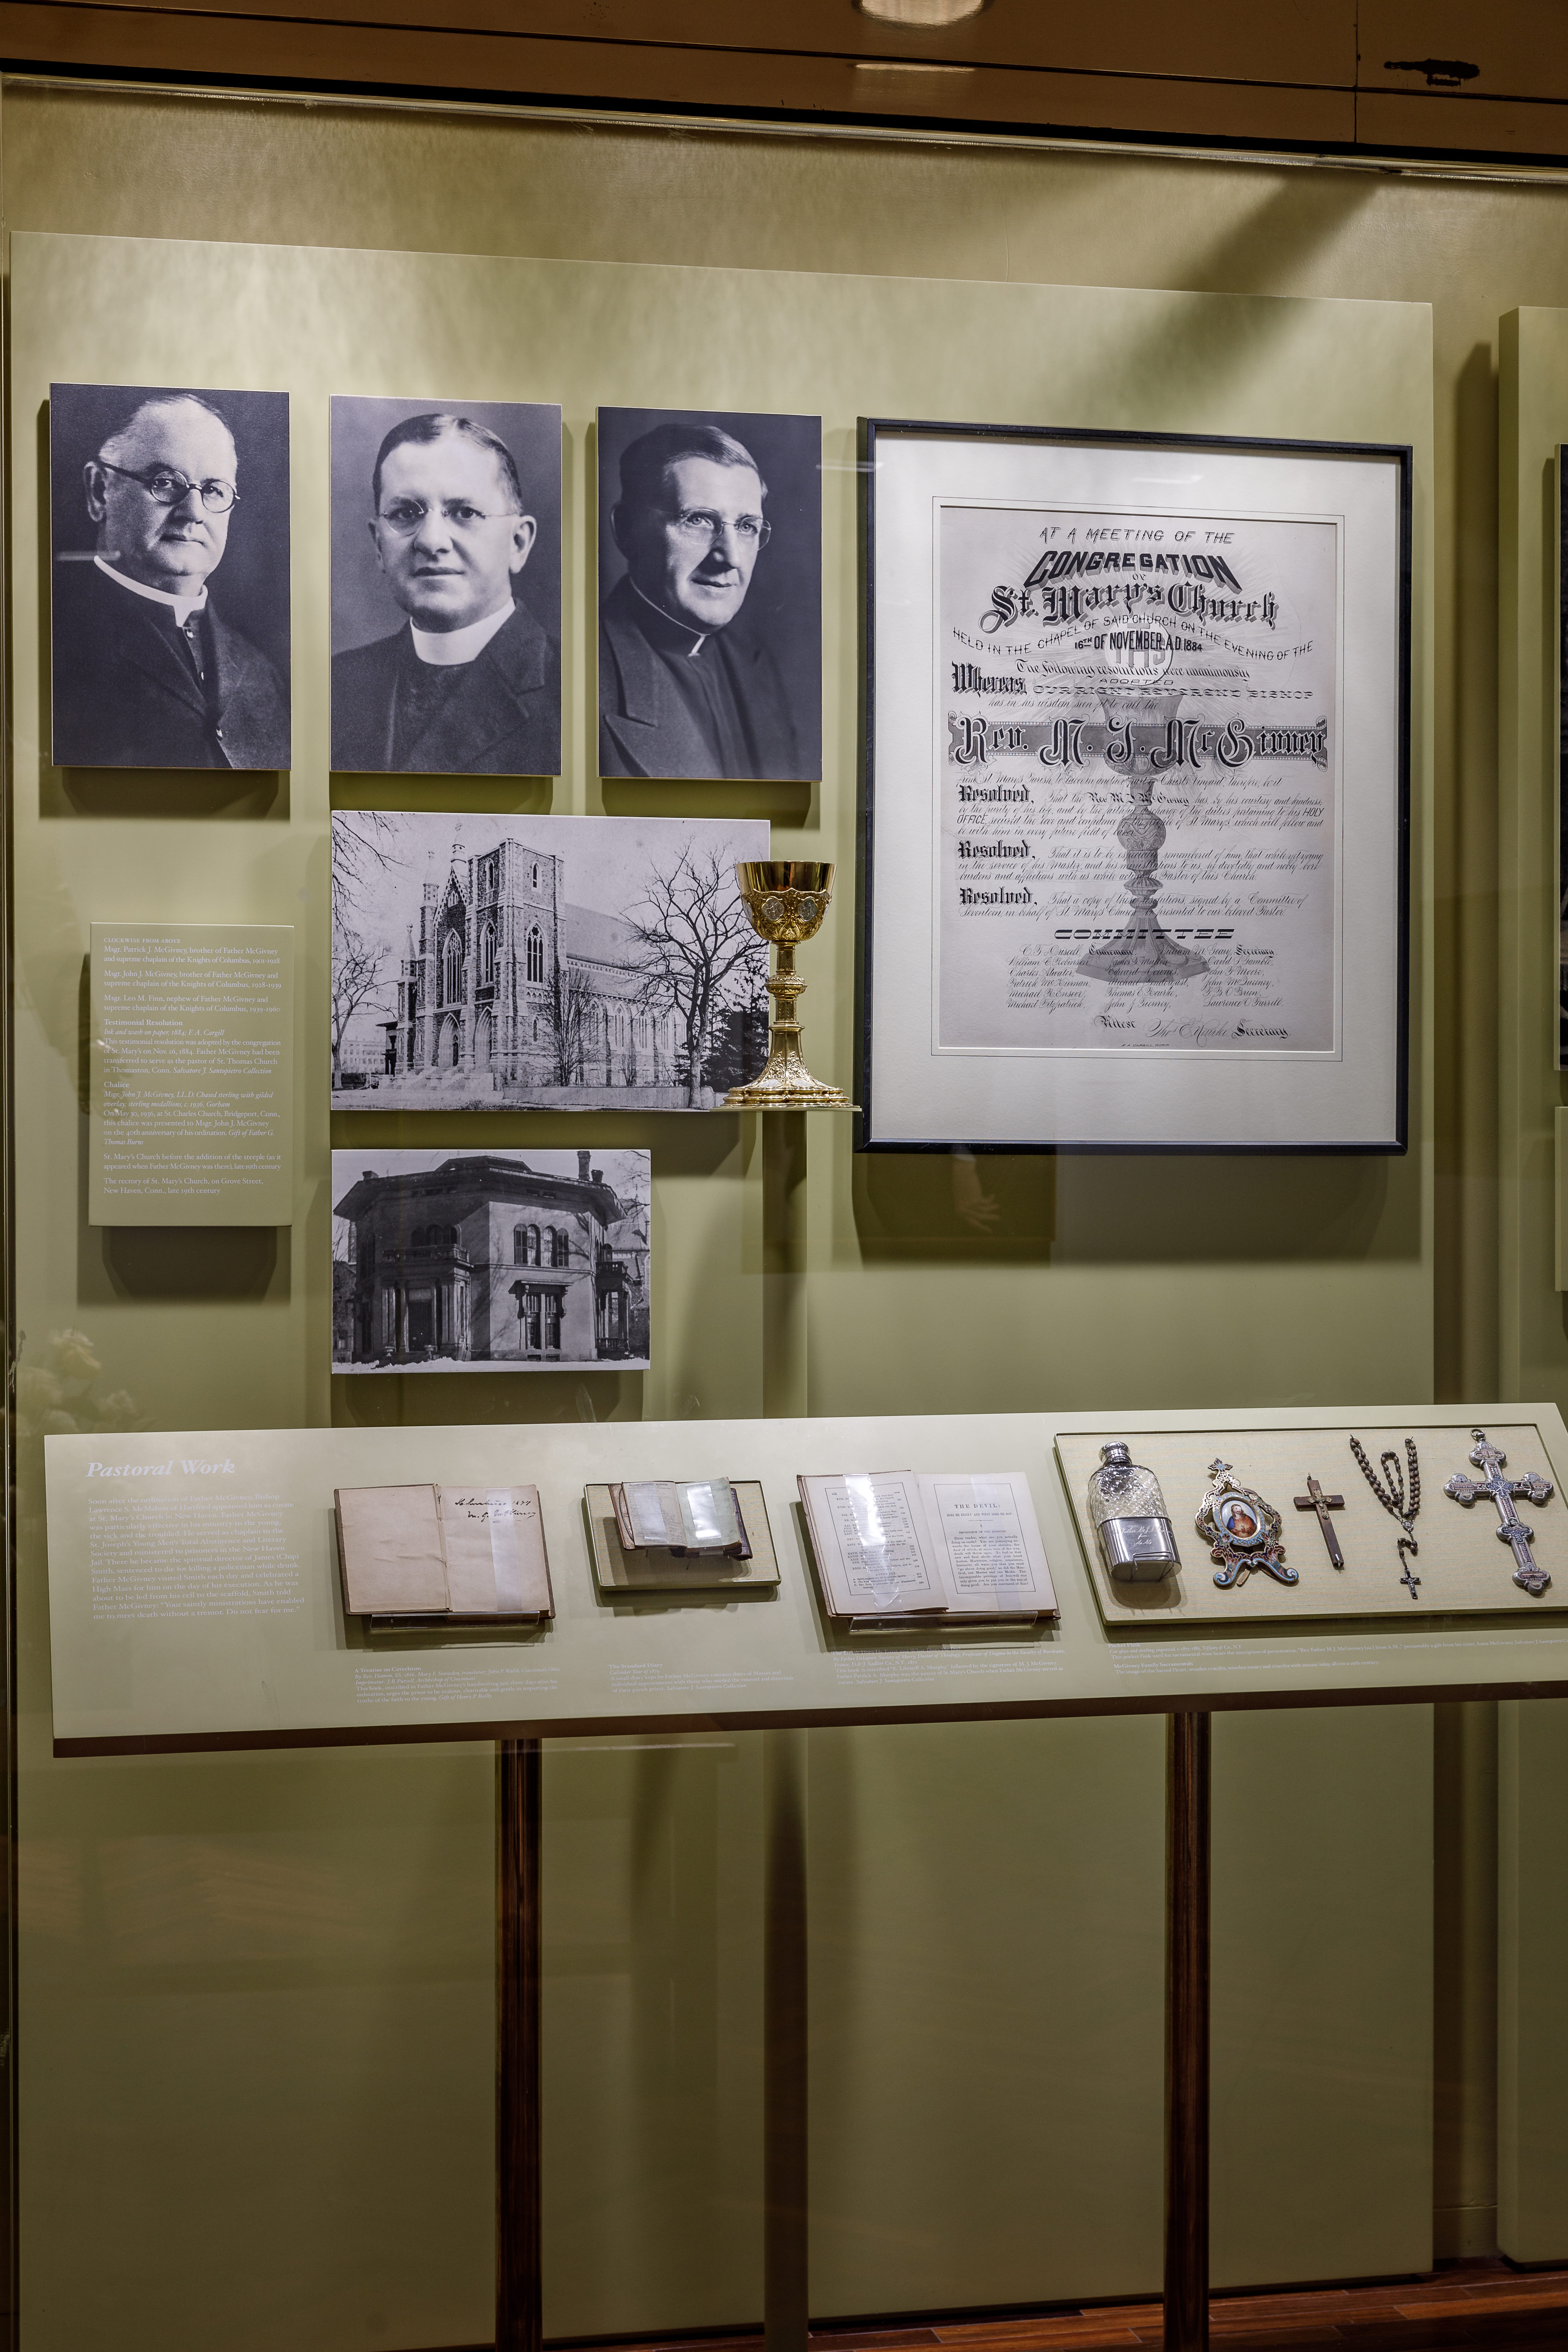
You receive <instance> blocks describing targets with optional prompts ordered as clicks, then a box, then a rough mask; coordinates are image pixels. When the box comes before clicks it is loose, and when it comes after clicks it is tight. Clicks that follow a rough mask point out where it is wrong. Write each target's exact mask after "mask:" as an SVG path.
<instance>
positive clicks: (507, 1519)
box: [334, 1486, 555, 1624]
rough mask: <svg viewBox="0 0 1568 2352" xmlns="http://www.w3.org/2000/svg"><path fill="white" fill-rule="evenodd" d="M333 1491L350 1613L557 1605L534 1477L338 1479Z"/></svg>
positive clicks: (547, 1610) (530, 1609)
mask: <svg viewBox="0 0 1568 2352" xmlns="http://www.w3.org/2000/svg"><path fill="white" fill-rule="evenodd" d="M334 1500H335V1502H336V1505H337V1520H338V1559H339V1561H340V1563H341V1565H342V1580H343V1608H344V1610H345V1612H347V1614H348V1615H349V1616H351V1617H383V1618H397V1619H401V1620H403V1621H405V1622H426V1623H469V1624H472V1623H482V1622H486V1621H487V1620H489V1621H495V1620H500V1619H510V1620H513V1621H521V1622H529V1621H532V1620H537V1619H540V1618H546V1617H552V1616H553V1615H554V1613H555V1603H554V1600H553V1597H552V1593H551V1590H550V1563H549V1561H548V1559H546V1557H545V1551H544V1521H543V1518H542V1516H541V1513H540V1508H539V1489H538V1487H537V1486H340V1487H339V1488H338V1489H337V1491H336V1495H335V1497H334Z"/></svg>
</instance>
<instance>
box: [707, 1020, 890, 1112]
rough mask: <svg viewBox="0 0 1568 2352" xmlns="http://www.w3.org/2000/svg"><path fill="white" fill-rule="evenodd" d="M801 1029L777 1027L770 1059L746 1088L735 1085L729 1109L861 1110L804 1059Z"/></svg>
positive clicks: (727, 1103) (729, 1096)
mask: <svg viewBox="0 0 1568 2352" xmlns="http://www.w3.org/2000/svg"><path fill="white" fill-rule="evenodd" d="M798 1034H799V1033H798V1031H790V1030H784V1029H782V1028H775V1029H774V1031H773V1043H772V1045H771V1046H770V1048H769V1051H768V1058H767V1060H766V1062H765V1063H764V1064H763V1067H762V1068H761V1069H760V1070H759V1071H758V1073H757V1075H756V1076H755V1077H754V1078H752V1080H751V1081H750V1082H749V1084H747V1085H746V1086H743V1087H731V1089H730V1091H729V1093H728V1094H727V1095H726V1096H725V1097H724V1108H725V1109H726V1110H858V1108H859V1105H858V1103H852V1102H851V1101H850V1099H849V1097H848V1096H847V1094H846V1093H845V1091H844V1089H843V1087H826V1086H824V1085H823V1083H822V1080H821V1079H820V1078H814V1077H813V1076H812V1075H811V1072H810V1071H809V1070H808V1069H807V1068H806V1066H805V1063H804V1062H803V1061H802V1060H801V1058H800V1047H799V1045H798V1044H797V1043H796V1038H797V1036H798Z"/></svg>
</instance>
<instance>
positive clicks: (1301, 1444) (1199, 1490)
mask: <svg viewBox="0 0 1568 2352" xmlns="http://www.w3.org/2000/svg"><path fill="white" fill-rule="evenodd" d="M1502 1410H1503V1411H1504V1412H1507V1413H1509V1414H1510V1416H1511V1418H1510V1419H1509V1420H1508V1421H1498V1422H1496V1423H1492V1422H1489V1421H1481V1422H1480V1423H1479V1427H1481V1428H1483V1429H1484V1430H1485V1431H1486V1433H1487V1435H1488V1437H1489V1439H1490V1441H1491V1443H1492V1444H1494V1445H1497V1446H1500V1448H1501V1450H1502V1452H1503V1453H1504V1454H1506V1455H1507V1457H1508V1460H1507V1465H1506V1468H1505V1470H1504V1473H1503V1475H1504V1476H1505V1477H1509V1478H1520V1477H1522V1476H1523V1475H1524V1474H1525V1473H1526V1472H1527V1471H1530V1470H1538V1471H1539V1472H1540V1473H1541V1475H1542V1476H1543V1477H1546V1478H1550V1479H1551V1480H1552V1486H1553V1488H1554V1490H1555V1491H1554V1492H1553V1493H1552V1497H1551V1499H1550V1501H1548V1502H1546V1503H1540V1504H1538V1503H1531V1502H1528V1501H1521V1502H1519V1503H1517V1504H1516V1505H1515V1508H1516V1510H1517V1511H1518V1513H1519V1516H1520V1517H1521V1519H1522V1520H1523V1522H1524V1524H1525V1526H1526V1527H1527V1528H1530V1529H1531V1534H1532V1535H1533V1537H1534V1541H1533V1543H1532V1544H1531V1559H1534V1560H1535V1562H1536V1563H1537V1565H1538V1566H1539V1567H1541V1568H1543V1569H1544V1570H1546V1571H1547V1573H1548V1575H1549V1576H1550V1577H1551V1578H1552V1583H1551V1585H1550V1586H1549V1587H1548V1589H1547V1590H1546V1591H1544V1592H1543V1593H1542V1594H1541V1595H1540V1597H1539V1598H1538V1599H1537V1598H1532V1596H1531V1594H1530V1593H1528V1592H1526V1591H1522V1590H1521V1587H1520V1586H1519V1585H1517V1584H1516V1583H1515V1582H1514V1580H1513V1571H1514V1564H1515V1563H1514V1557H1513V1553H1512V1552H1511V1550H1510V1549H1509V1547H1508V1546H1507V1545H1506V1544H1503V1543H1500V1542H1499V1541H1498V1536H1497V1530H1498V1514H1497V1508H1496V1506H1495V1505H1494V1504H1493V1503H1491V1502H1490V1501H1489V1500H1488V1499H1487V1497H1486V1496H1481V1497H1480V1498H1479V1500H1477V1501H1476V1502H1473V1503H1468V1504H1465V1503H1458V1502H1456V1501H1455V1500H1454V1499H1453V1497H1452V1496H1449V1495H1446V1494H1445V1493H1444V1492H1443V1483H1444V1481H1445V1479H1447V1478H1451V1477H1452V1476H1453V1475H1454V1474H1455V1473H1456V1471H1457V1472H1458V1473H1460V1474H1461V1475H1463V1476H1465V1477H1467V1478H1479V1476H1480V1475H1481V1473H1480V1471H1479V1470H1478V1469H1477V1468H1476V1466H1475V1465H1474V1464H1473V1463H1472V1462H1471V1460H1470V1458H1469V1454H1470V1446H1471V1444H1472V1442H1473V1441H1472V1439H1471V1436H1470V1433H1469V1431H1468V1428H1467V1429H1461V1430H1455V1428H1454V1427H1453V1425H1452V1423H1450V1422H1448V1421H1447V1419H1444V1420H1441V1421H1434V1420H1432V1419H1431V1418H1430V1414H1431V1408H1430V1407H1429V1406H1428V1407H1427V1408H1426V1415H1425V1416H1424V1417H1423V1418H1420V1419H1414V1418H1413V1419H1411V1420H1409V1421H1405V1422H1401V1423H1399V1424H1398V1425H1397V1426H1395V1425H1394V1423H1390V1422H1386V1421H1384V1420H1379V1421H1376V1422H1370V1421H1368V1422H1353V1423H1350V1424H1348V1426H1346V1427H1342V1428H1339V1429H1323V1430H1322V1431H1321V1433H1303V1432H1302V1431H1300V1429H1297V1428H1293V1427H1291V1428H1273V1427H1269V1426H1268V1425H1263V1426H1260V1427H1258V1428H1255V1429H1246V1430H1243V1429H1237V1428H1236V1427H1234V1426H1233V1427H1230V1428H1227V1429H1222V1428H1218V1427H1215V1428H1209V1429H1203V1430H1190V1431H1184V1432H1182V1433H1180V1434H1177V1433H1174V1432H1173V1431H1170V1430H1152V1429H1146V1428H1144V1427H1143V1426H1142V1424H1141V1423H1136V1422H1135V1423H1131V1426H1124V1425H1123V1424H1122V1423H1120V1422H1118V1423H1116V1425H1115V1427H1114V1428H1112V1427H1111V1426H1110V1424H1109V1423H1108V1424H1107V1425H1106V1427H1105V1428H1104V1429H1102V1430H1101V1431H1100V1433H1099V1434H1098V1435H1096V1436H1089V1435H1077V1434H1074V1435H1067V1434H1065V1433H1064V1434H1062V1435H1060V1436H1058V1439H1057V1446H1056V1452H1057V1461H1058V1465H1059V1466H1060V1469H1061V1475H1062V1481H1063V1484H1064V1485H1065V1486H1066V1488H1067V1492H1068V1500H1069V1502H1070V1504H1071V1507H1072V1514H1073V1519H1074V1522H1075V1524H1076V1526H1077V1529H1078V1535H1079V1543H1080V1544H1081V1545H1082V1547H1083V1554H1084V1558H1085V1559H1087V1561H1088V1562H1089V1569H1090V1571H1091V1580H1092V1582H1093V1586H1094V1597H1095V1599H1096V1601H1098V1602H1099V1603H1100V1611H1101V1613H1102V1614H1103V1615H1104V1617H1105V1618H1106V1619H1107V1620H1108V1622H1110V1623H1113V1624H1133V1623H1152V1622H1156V1621H1159V1622H1163V1623H1177V1624H1184V1625H1191V1624H1194V1623H1202V1624H1215V1625H1222V1624H1224V1623H1226V1622H1227V1621H1229V1622H1237V1621H1246V1620H1251V1621H1253V1622H1265V1623H1268V1624H1269V1625H1276V1626H1277V1625H1279V1624H1281V1623H1283V1622H1292V1621H1296V1622H1299V1621H1300V1619H1302V1618H1303V1617H1315V1618H1323V1617H1414V1616H1415V1614H1416V1613H1417V1612H1436V1611H1443V1612H1448V1611H1453V1610H1459V1611H1463V1612H1465V1613H1466V1614H1468V1615H1473V1614H1474V1613H1475V1612H1477V1611H1481V1612H1485V1613H1487V1614H1488V1615H1495V1614H1497V1613H1499V1612H1506V1613H1507V1614H1508V1615H1509V1616H1510V1617H1511V1616H1519V1615H1531V1614H1533V1615H1535V1616H1540V1615H1542V1613H1543V1612H1546V1611H1549V1610H1552V1609H1559V1610H1568V1504H1565V1503H1564V1501H1563V1494H1562V1490H1561V1486H1560V1485H1559V1482H1558V1477H1557V1473H1556V1471H1555V1470H1554V1469H1553V1467H1552V1458H1551V1455H1550V1454H1549V1452H1548V1441H1549V1432H1548V1430H1547V1429H1544V1428H1542V1427H1540V1426H1538V1425H1537V1423H1534V1422H1532V1421H1521V1420H1520V1418H1519V1411H1520V1408H1519V1407H1518V1405H1507V1406H1504V1407H1503V1408H1502ZM1352 1434H1353V1435H1354V1436H1355V1438H1356V1439H1357V1441H1358V1442H1359V1444H1360V1445H1361V1449H1362V1451H1363V1454H1365V1455H1366V1457H1367V1460H1368V1461H1369V1462H1370V1463H1371V1464H1372V1466H1373V1470H1374V1471H1376V1472H1377V1475H1379V1477H1380V1478H1383V1479H1384V1483H1385V1484H1386V1473H1385V1472H1384V1469H1383V1468H1382V1465H1381V1461H1380V1456H1381V1455H1382V1454H1384V1451H1385V1450H1386V1451H1389V1452H1392V1453H1393V1454H1395V1455H1396V1456H1397V1457H1398V1464H1399V1470H1400V1475H1401V1476H1402V1477H1403V1478H1404V1479H1405V1483H1406V1485H1408V1483H1409V1466H1408V1464H1407V1461H1406V1457H1405V1439H1406V1438H1407V1437H1413V1438H1414V1439H1415V1454H1416V1461H1417V1463H1418V1464H1419V1465H1420V1472H1421V1509H1420V1512H1419V1514H1418V1515H1417V1517H1416V1519H1415V1528H1414V1530H1413V1532H1414V1534H1415V1540H1416V1543H1417V1544H1418V1545H1419V1547H1420V1549H1419V1551H1418V1552H1417V1554H1416V1556H1415V1559H1414V1560H1413V1561H1412V1562H1411V1567H1412V1569H1413V1570H1414V1572H1415V1575H1416V1576H1417V1577H1418V1578H1419V1579H1420V1583H1419V1586H1418V1589H1417V1591H1416V1593H1415V1599H1414V1601H1413V1600H1412V1598H1411V1595H1410V1593H1409V1591H1407V1590H1406V1588H1405V1586H1404V1585H1402V1584H1401V1582H1400V1574H1401V1570H1403V1568H1404V1566H1405V1563H1404V1561H1403V1560H1402V1559H1400V1557H1399V1554H1398V1550H1397V1545H1398V1542H1399V1538H1400V1536H1401V1535H1402V1534H1403V1533H1404V1529H1403V1528H1401V1527H1400V1526H1399V1525H1398V1524H1397V1523H1396V1522H1395V1520H1394V1518H1392V1517H1390V1515H1389V1513H1388V1512H1387V1511H1385V1510H1384V1507H1383V1506H1382V1504H1381V1503H1379V1501H1378V1499H1377V1497H1376V1496H1375V1495H1374V1494H1373V1491H1372V1489H1371V1487H1370V1486H1368V1485H1367V1483H1366V1479H1365V1476H1364V1475H1363V1472H1362V1470H1361V1468H1360V1465H1358V1463H1357V1462H1356V1459H1355V1456H1354V1455H1353V1454H1352V1452H1351V1450H1350V1439H1351V1436H1352ZM1118 1437H1124V1438H1125V1439H1126V1440H1127V1442H1128V1444H1130V1445H1131V1449H1132V1458H1133V1460H1134V1461H1135V1462H1139V1463H1142V1465H1144V1467H1145V1468H1147V1469H1150V1470H1152V1472H1153V1473H1154V1475H1155V1477H1156V1478H1158V1480H1159V1481H1160V1486H1161V1491H1162V1492H1163V1495H1164V1497H1165V1507H1166V1509H1167V1510H1168V1511H1169V1513H1170V1515H1171V1525H1172V1528H1173V1529H1174V1532H1175V1538H1176V1549H1177V1550H1178V1551H1179V1552H1180V1554H1181V1557H1182V1565H1181V1567H1180V1569H1179V1570H1176V1571H1175V1572H1174V1573H1173V1574H1172V1575H1170V1576H1167V1577H1163V1578H1161V1579H1160V1580H1158V1581H1153V1580H1151V1581H1150V1582H1149V1583H1146V1584H1123V1583H1119V1582H1118V1581H1116V1580H1114V1579H1113V1578H1112V1577H1111V1575H1110V1571H1109V1570H1108V1569H1107V1568H1106V1565H1105V1562H1104V1560H1103V1559H1102V1558H1101V1556H1100V1546H1099V1544H1098V1542H1097V1541H1096V1539H1095V1534H1094V1527H1093V1523H1092V1521H1091V1520H1090V1518H1089V1479H1090V1477H1091V1476H1092V1475H1093V1474H1094V1472H1095V1471H1096V1470H1098V1469H1099V1467H1100V1446H1101V1445H1102V1444H1105V1443H1106V1442H1107V1441H1108V1440H1110V1439H1112V1438H1118ZM1216 1454H1219V1455H1223V1456H1224V1458H1225V1460H1226V1463H1227V1464H1228V1465H1229V1471H1228V1479H1229V1483H1230V1484H1231V1485H1233V1486H1249V1487H1250V1488H1251V1489H1252V1490H1253V1492H1254V1493H1255V1494H1258V1495H1260V1496H1262V1497H1263V1500H1264V1501H1265V1502H1266V1503H1271V1504H1272V1505H1273V1507H1274V1508H1275V1509H1276V1510H1277V1511H1278V1512H1279V1517H1280V1518H1281V1520H1282V1522H1283V1526H1282V1528H1281V1530H1280V1534H1281V1540H1282V1541H1283V1544H1284V1547H1285V1565H1286V1567H1287V1568H1293V1569H1295V1570H1297V1572H1298V1574H1299V1576H1300V1583H1299V1584H1295V1585H1285V1584H1280V1583H1279V1582H1278V1581H1277V1580H1275V1579H1274V1578H1273V1577H1272V1576H1268V1575H1267V1574H1265V1573H1264V1571H1263V1570H1254V1571H1253V1572H1252V1574H1251V1575H1249V1576H1248V1577H1247V1580H1246V1582H1245V1583H1243V1584H1240V1585H1237V1586H1234V1587H1233V1588H1231V1590H1229V1591H1222V1590H1221V1588H1220V1587H1219V1586H1218V1585H1216V1584H1215V1572H1216V1571H1215V1561H1214V1560H1212V1559H1210V1557H1209V1547H1208V1542H1207V1539H1206V1538H1205V1537H1203V1536H1201V1535H1199V1533H1198V1532H1197V1529H1196V1528H1195V1527H1194V1518H1195V1517H1196V1514H1197V1509H1198V1506H1199V1504H1200V1503H1201V1502H1202V1500H1203V1496H1204V1493H1205V1489H1206V1488H1207V1487H1209V1486H1212V1485H1213V1483H1214V1482H1213V1480H1212V1479H1211V1478H1210V1477H1209V1475H1208V1469H1209V1465H1210V1463H1211V1462H1212V1461H1213V1460H1214V1459H1215V1455H1216ZM1309 1476H1313V1477H1316V1479H1317V1481H1318V1484H1319V1485H1320V1486H1321V1487H1322V1488H1323V1491H1324V1492H1325V1494H1330V1495H1340V1496H1343V1498H1344V1500H1343V1507H1342V1509H1340V1510H1337V1511H1331V1512H1330V1513H1329V1519H1330V1522H1331V1526H1332V1528H1333V1530H1334V1534H1335V1535H1336V1537H1337V1538H1339V1546H1340V1550H1341V1551H1342V1554H1343V1555H1344V1563H1345V1564H1344V1566H1343V1568H1342V1569H1336V1568H1335V1567H1334V1566H1333V1564H1332V1562H1331V1560H1330V1559H1329V1554H1328V1548H1327V1546H1326V1545H1325V1543H1324V1541H1323V1537H1322V1531H1321V1528H1320V1526H1319V1523H1318V1517H1317V1514H1316V1512H1315V1511H1299V1510H1297V1508H1296V1507H1295V1498H1296V1496H1298V1495H1304V1494H1305V1493H1306V1492H1307V1480H1308V1478H1309Z"/></svg>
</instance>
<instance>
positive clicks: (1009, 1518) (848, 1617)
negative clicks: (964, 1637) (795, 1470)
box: [797, 1470, 1057, 1633]
mask: <svg viewBox="0 0 1568 2352" xmlns="http://www.w3.org/2000/svg"><path fill="white" fill-rule="evenodd" d="M797 1483H798V1485H799V1487H800V1496H801V1501H802V1502H803V1503H804V1505H805V1518H806V1525H807V1528H809V1530H810V1533H811V1549H812V1553H813V1556H814V1558H815V1559H816V1571H817V1580H818V1583H819V1585H820V1587H821V1591H822V1599H823V1605H824V1607H825V1608H826V1612H827V1614H828V1616H829V1617H830V1618H831V1619H833V1620H834V1622H837V1623H839V1624H847V1626H848V1628H849V1631H850V1632H851V1633H874V1632H878V1631H887V1630H888V1629H889V1627H895V1628H896V1627H900V1626H902V1627H905V1628H907V1629H911V1630H913V1629H918V1628H920V1627H921V1626H926V1627H941V1626H951V1625H957V1624H963V1625H981V1624H984V1625H1009V1624H1028V1623H1033V1622H1035V1621H1036V1620H1037V1619H1038V1618H1041V1617H1054V1616H1055V1615H1056V1613H1057V1597H1056V1593H1055V1591H1054V1589H1053V1588H1052V1584H1051V1572H1050V1570H1049V1569H1048V1568H1047V1565H1046V1551H1045V1546H1044V1545H1043V1544H1042V1542H1041V1541H1040V1530H1039V1526H1038V1523H1037V1520H1036V1517H1035V1506H1034V1502H1033V1499H1032V1497H1031V1496H1030V1494H1029V1482H1028V1479H1027V1477H1026V1475H1025V1474H1024V1472H1023V1471H1021V1470H994V1471H987V1472H984V1473H975V1474H973V1475H971V1474H969V1473H966V1472H960V1471H953V1472H947V1471H938V1472H936V1473H934V1474H933V1475H917V1474H916V1473H914V1472H913V1471H910V1470H889V1471H865V1472H845V1473H842V1474H841V1475H838V1476H837V1477H808V1476H802V1477H801V1478H800V1479H799V1480H798V1482H797Z"/></svg>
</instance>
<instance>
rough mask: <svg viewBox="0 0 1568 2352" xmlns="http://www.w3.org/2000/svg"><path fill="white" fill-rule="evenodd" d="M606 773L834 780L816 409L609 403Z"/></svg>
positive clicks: (603, 490) (602, 553) (604, 480)
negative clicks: (786, 412) (825, 771)
mask: <svg viewBox="0 0 1568 2352" xmlns="http://www.w3.org/2000/svg"><path fill="white" fill-rule="evenodd" d="M598 443H599V599H600V603H599V772H600V773H601V775H605V776H662V777H683V778H684V777H696V776H721V777H725V778H730V779H738V780H740V781H742V782H745V781H747V780H749V779H756V778H763V779H780V780H785V779H792V780H793V779H801V780H805V781H816V779H818V778H819V777H820V776H821V774H822V419H821V418H820V417H819V416H772V415H752V414H749V413H748V414H740V413H731V411H728V410H716V409H715V410H708V409H700V410H681V409H670V408H601V409H600V411H599V432H598Z"/></svg>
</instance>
